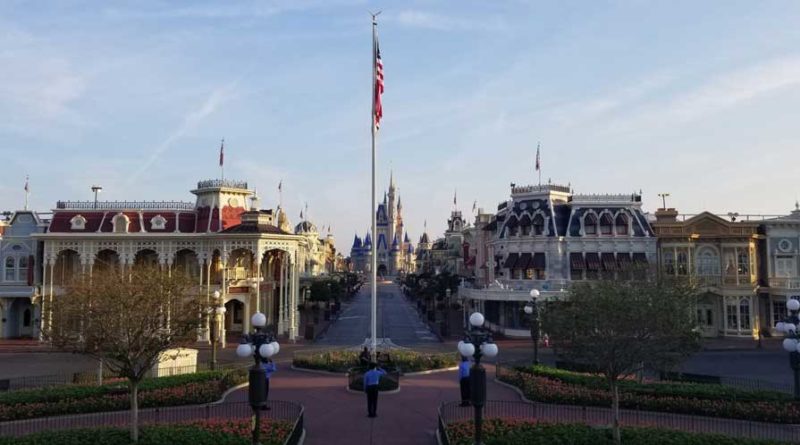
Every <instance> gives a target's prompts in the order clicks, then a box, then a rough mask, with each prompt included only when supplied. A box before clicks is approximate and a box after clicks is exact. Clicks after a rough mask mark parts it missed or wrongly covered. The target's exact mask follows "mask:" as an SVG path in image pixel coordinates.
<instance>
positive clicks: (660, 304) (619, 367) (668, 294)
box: [542, 280, 700, 444]
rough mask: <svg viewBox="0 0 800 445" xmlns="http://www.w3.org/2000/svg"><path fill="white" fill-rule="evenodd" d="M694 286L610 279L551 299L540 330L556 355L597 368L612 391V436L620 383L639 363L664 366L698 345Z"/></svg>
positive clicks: (616, 433) (616, 430)
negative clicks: (560, 298)
mask: <svg viewBox="0 0 800 445" xmlns="http://www.w3.org/2000/svg"><path fill="white" fill-rule="evenodd" d="M695 296H696V293H695V288H694V286H692V285H691V284H690V283H689V282H688V281H674V280H668V281H612V280H602V281H597V282H591V283H577V284H574V285H573V286H572V287H571V288H570V290H569V292H568V294H567V297H566V299H565V301H563V302H558V303H550V304H548V305H546V306H545V310H544V311H543V314H542V321H543V328H544V330H545V332H547V333H548V334H549V335H550V339H551V340H552V341H553V344H554V345H555V346H556V347H557V348H558V349H557V350H558V352H559V354H561V355H563V356H565V357H566V358H568V359H570V360H572V361H574V362H578V363H584V364H587V365H590V366H592V367H594V368H596V369H598V370H599V371H600V372H601V373H602V374H603V376H604V377H605V379H606V381H607V382H608V385H609V389H610V390H611V394H612V410H613V417H614V419H613V434H614V441H615V443H617V444H619V443H620V442H621V438H620V429H619V381H620V379H622V378H624V377H625V376H629V375H632V374H634V373H635V372H637V371H639V370H640V369H641V367H642V365H643V364H648V365H650V366H654V367H658V369H664V367H667V366H670V365H674V364H676V363H678V362H680V361H681V360H683V359H684V358H685V357H686V356H688V355H690V354H691V353H693V352H695V351H696V350H697V349H698V347H699V344H700V343H699V341H700V336H699V334H698V332H697V330H696V329H695V328H696V320H695V318H694V315H693V313H694V306H695Z"/></svg>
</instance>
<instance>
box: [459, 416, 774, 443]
mask: <svg viewBox="0 0 800 445" xmlns="http://www.w3.org/2000/svg"><path fill="white" fill-rule="evenodd" d="M473 428H474V427H473V424H472V422H469V421H468V422H456V423H452V424H450V425H448V426H447V436H448V438H449V439H450V444H451V445H472V444H473V436H472V434H473V431H474V430H473ZM483 443H484V444H485V445H612V444H613V443H614V441H613V439H612V436H611V430H610V429H608V428H596V427H591V426H586V425H577V424H547V423H537V422H530V421H516V420H505V419H489V420H484V422H483ZM622 443H623V444H624V445H778V444H787V443H786V442H775V441H766V440H753V439H742V438H731V437H728V436H722V435H716V434H695V433H684V432H679V431H669V430H663V429H655V428H623V429H622ZM787 445H788V444H787Z"/></svg>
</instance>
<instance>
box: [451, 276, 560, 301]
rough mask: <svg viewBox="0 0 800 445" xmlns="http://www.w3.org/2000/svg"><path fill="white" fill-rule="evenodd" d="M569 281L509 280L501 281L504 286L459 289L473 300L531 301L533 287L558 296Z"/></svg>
mask: <svg viewBox="0 0 800 445" xmlns="http://www.w3.org/2000/svg"><path fill="white" fill-rule="evenodd" d="M567 283H568V282H567V281H566V280H507V281H503V282H502V283H501V284H502V285H503V287H502V288H501V287H496V286H494V285H490V286H488V287H484V288H480V289H475V288H469V287H461V288H459V290H458V291H459V295H461V296H464V297H466V298H468V299H471V300H491V301H530V299H531V296H530V292H531V289H536V290H538V291H539V292H541V294H542V297H544V298H547V297H548V294H550V296H552V297H553V298H557V296H558V295H559V294H561V292H562V291H565V290H566V289H567Z"/></svg>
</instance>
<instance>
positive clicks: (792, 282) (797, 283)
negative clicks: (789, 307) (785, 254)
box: [769, 277, 800, 289]
mask: <svg viewBox="0 0 800 445" xmlns="http://www.w3.org/2000/svg"><path fill="white" fill-rule="evenodd" d="M769 287H778V288H782V289H800V277H792V278H786V277H773V278H770V279H769Z"/></svg>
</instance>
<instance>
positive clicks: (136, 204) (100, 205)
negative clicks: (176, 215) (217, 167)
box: [56, 201, 194, 210]
mask: <svg viewBox="0 0 800 445" xmlns="http://www.w3.org/2000/svg"><path fill="white" fill-rule="evenodd" d="M56 209H59V210H124V209H127V210H194V203H193V202H184V201H97V202H94V201H58V202H56Z"/></svg>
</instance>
